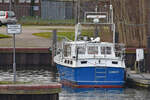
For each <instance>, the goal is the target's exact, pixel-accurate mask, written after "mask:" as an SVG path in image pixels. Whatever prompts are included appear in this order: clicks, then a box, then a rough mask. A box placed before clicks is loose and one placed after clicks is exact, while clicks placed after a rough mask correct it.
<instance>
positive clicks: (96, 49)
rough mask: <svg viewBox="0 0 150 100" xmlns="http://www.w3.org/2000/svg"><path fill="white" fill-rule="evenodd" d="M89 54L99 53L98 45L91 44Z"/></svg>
mask: <svg viewBox="0 0 150 100" xmlns="http://www.w3.org/2000/svg"><path fill="white" fill-rule="evenodd" d="M88 54H98V46H89V47H88Z"/></svg>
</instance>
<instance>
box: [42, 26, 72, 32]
mask: <svg viewBox="0 0 150 100" xmlns="http://www.w3.org/2000/svg"><path fill="white" fill-rule="evenodd" d="M54 29H56V30H58V31H66V32H68V31H71V32H73V31H74V30H75V29H74V28H60V27H59V28H52V27H50V28H42V29H40V30H54Z"/></svg>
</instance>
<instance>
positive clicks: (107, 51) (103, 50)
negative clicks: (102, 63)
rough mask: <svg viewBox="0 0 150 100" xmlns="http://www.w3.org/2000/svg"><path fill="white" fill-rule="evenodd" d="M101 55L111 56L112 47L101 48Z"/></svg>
mask: <svg viewBox="0 0 150 100" xmlns="http://www.w3.org/2000/svg"><path fill="white" fill-rule="evenodd" d="M101 54H107V55H110V54H111V47H104V46H103V47H101Z"/></svg>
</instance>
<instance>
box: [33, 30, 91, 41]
mask: <svg viewBox="0 0 150 100" xmlns="http://www.w3.org/2000/svg"><path fill="white" fill-rule="evenodd" d="M32 35H35V36H39V37H44V38H51V37H52V32H41V33H33V34H32ZM81 35H82V36H88V37H91V36H93V33H92V31H83V32H82V34H81ZM57 36H58V40H61V39H62V37H67V38H68V39H70V40H74V37H75V35H74V32H57Z"/></svg>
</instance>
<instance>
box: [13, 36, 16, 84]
mask: <svg viewBox="0 0 150 100" xmlns="http://www.w3.org/2000/svg"><path fill="white" fill-rule="evenodd" d="M13 45H14V48H13V73H14V83H15V82H16V55H15V53H16V50H15V48H16V47H15V45H16V43H15V34H13Z"/></svg>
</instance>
